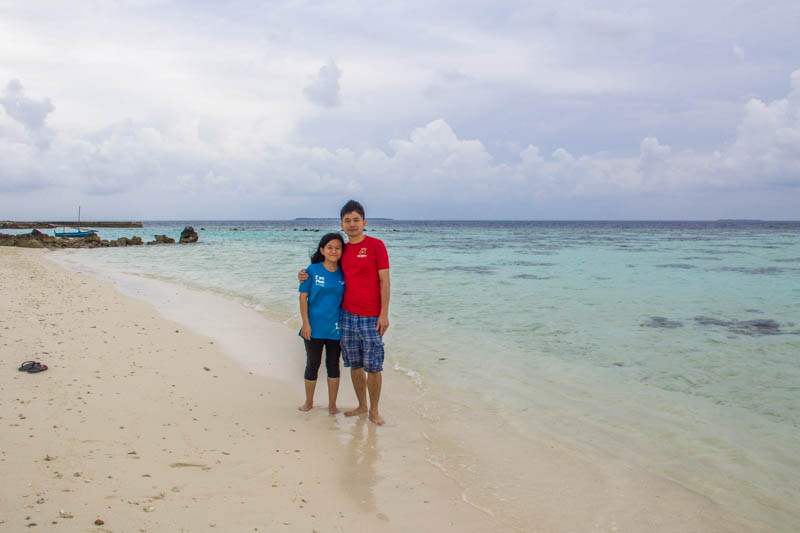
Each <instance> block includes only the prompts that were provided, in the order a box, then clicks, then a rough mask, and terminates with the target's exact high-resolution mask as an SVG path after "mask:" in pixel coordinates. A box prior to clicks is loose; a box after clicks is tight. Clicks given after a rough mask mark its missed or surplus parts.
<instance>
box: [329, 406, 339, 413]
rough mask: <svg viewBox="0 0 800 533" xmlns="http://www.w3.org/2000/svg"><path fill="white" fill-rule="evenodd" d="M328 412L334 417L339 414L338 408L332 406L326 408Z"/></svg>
mask: <svg viewBox="0 0 800 533" xmlns="http://www.w3.org/2000/svg"><path fill="white" fill-rule="evenodd" d="M328 412H329V413H330V414H332V415H335V414H336V413H338V412H339V408H338V407H336V406H335V405H332V406H330V407H328Z"/></svg>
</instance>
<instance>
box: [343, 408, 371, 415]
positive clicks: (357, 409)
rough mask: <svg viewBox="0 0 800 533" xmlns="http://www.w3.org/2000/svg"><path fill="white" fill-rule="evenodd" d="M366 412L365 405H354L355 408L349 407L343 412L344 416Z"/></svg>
mask: <svg viewBox="0 0 800 533" xmlns="http://www.w3.org/2000/svg"><path fill="white" fill-rule="evenodd" d="M366 412H367V408H366V407H356V408H355V409H350V410H349V411H345V412H344V416H356V415H362V414H364V413H366Z"/></svg>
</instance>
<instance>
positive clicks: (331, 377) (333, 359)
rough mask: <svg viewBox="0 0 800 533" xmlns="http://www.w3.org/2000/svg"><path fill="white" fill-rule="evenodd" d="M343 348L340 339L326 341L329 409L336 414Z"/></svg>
mask: <svg viewBox="0 0 800 533" xmlns="http://www.w3.org/2000/svg"><path fill="white" fill-rule="evenodd" d="M341 352H342V349H341V345H340V344H339V341H337V340H333V339H330V340H328V341H326V342H325V369H326V370H327V372H328V411H329V412H330V414H332V415H335V414H336V413H338V412H339V409H338V408H337V407H336V398H337V396H339V355H340V354H341Z"/></svg>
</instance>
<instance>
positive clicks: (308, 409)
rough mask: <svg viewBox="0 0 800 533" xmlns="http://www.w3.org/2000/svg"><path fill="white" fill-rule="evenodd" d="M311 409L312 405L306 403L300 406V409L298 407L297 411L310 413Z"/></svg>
mask: <svg viewBox="0 0 800 533" xmlns="http://www.w3.org/2000/svg"><path fill="white" fill-rule="evenodd" d="M312 407H314V404H313V403H308V402H306V403H304V404H303V405H301V406H300V407H298V409H300V410H301V411H310V410H311V408H312Z"/></svg>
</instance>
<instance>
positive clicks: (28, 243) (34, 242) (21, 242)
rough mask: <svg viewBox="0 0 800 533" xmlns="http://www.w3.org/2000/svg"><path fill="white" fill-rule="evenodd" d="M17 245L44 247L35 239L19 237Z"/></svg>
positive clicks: (21, 246)
mask: <svg viewBox="0 0 800 533" xmlns="http://www.w3.org/2000/svg"><path fill="white" fill-rule="evenodd" d="M17 246H19V247H20V248H44V244H42V243H41V241H37V240H36V239H19V238H17Z"/></svg>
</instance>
